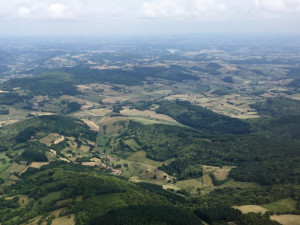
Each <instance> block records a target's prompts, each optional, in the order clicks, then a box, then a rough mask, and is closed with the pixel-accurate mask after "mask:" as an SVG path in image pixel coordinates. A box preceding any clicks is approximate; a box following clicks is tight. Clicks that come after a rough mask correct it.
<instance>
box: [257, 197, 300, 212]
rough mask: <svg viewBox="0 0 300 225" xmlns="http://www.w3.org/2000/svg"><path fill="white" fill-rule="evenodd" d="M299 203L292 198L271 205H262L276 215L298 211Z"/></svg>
mask: <svg viewBox="0 0 300 225" xmlns="http://www.w3.org/2000/svg"><path fill="white" fill-rule="evenodd" d="M296 205H297V201H295V200H294V199H292V198H285V199H281V200H278V201H275V202H272V203H270V204H265V205H261V206H262V207H264V208H266V209H268V210H269V211H271V212H274V213H289V212H292V211H294V210H296Z"/></svg>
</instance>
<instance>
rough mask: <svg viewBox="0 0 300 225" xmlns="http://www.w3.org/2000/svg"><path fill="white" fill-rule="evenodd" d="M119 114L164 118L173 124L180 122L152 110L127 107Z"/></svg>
mask: <svg viewBox="0 0 300 225" xmlns="http://www.w3.org/2000/svg"><path fill="white" fill-rule="evenodd" d="M120 114H122V115H126V116H128V117H142V118H148V119H150V118H151V119H158V120H165V121H168V122H171V123H174V124H180V123H178V122H177V121H176V120H174V119H173V118H171V117H169V116H167V115H164V114H157V113H156V112H154V111H151V110H145V111H140V110H137V109H128V108H125V109H123V110H122V111H121V112H120Z"/></svg>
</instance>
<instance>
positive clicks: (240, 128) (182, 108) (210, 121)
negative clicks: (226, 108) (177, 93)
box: [156, 101, 250, 134]
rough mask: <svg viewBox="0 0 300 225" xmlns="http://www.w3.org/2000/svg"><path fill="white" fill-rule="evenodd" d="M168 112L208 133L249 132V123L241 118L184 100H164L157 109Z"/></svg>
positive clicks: (182, 121) (160, 111) (169, 114)
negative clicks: (231, 116) (218, 112)
mask: <svg viewBox="0 0 300 225" xmlns="http://www.w3.org/2000/svg"><path fill="white" fill-rule="evenodd" d="M156 112H157V113H162V114H166V115H168V116H170V117H172V118H174V119H175V120H177V121H178V122H180V123H182V124H184V125H187V126H190V127H193V128H196V129H199V130H202V131H205V132H208V133H219V134H224V133H232V134H245V133H249V132H250V130H249V125H248V124H247V123H245V122H243V121H241V120H238V119H233V118H230V117H227V116H223V115H220V114H217V113H214V112H212V111H211V110H208V109H205V108H203V107H201V106H195V105H192V104H191V103H189V102H183V101H164V102H161V104H160V107H159V108H158V109H157V110H156Z"/></svg>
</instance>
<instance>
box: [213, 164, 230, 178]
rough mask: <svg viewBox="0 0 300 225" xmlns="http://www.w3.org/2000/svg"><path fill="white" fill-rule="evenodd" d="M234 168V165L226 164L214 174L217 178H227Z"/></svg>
mask: <svg viewBox="0 0 300 225" xmlns="http://www.w3.org/2000/svg"><path fill="white" fill-rule="evenodd" d="M232 168H233V167H231V166H224V167H222V168H218V169H217V170H216V171H215V172H214V173H213V174H214V175H215V177H216V179H218V180H225V179H226V178H227V177H228V175H229V172H230V170H231V169H232Z"/></svg>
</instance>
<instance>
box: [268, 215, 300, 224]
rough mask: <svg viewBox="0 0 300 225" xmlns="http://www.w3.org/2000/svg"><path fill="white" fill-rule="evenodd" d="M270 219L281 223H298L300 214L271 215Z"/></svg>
mask: <svg viewBox="0 0 300 225" xmlns="http://www.w3.org/2000/svg"><path fill="white" fill-rule="evenodd" d="M271 219H272V220H275V221H277V222H279V223H281V224H282V225H300V215H291V214H287V215H273V216H271Z"/></svg>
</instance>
